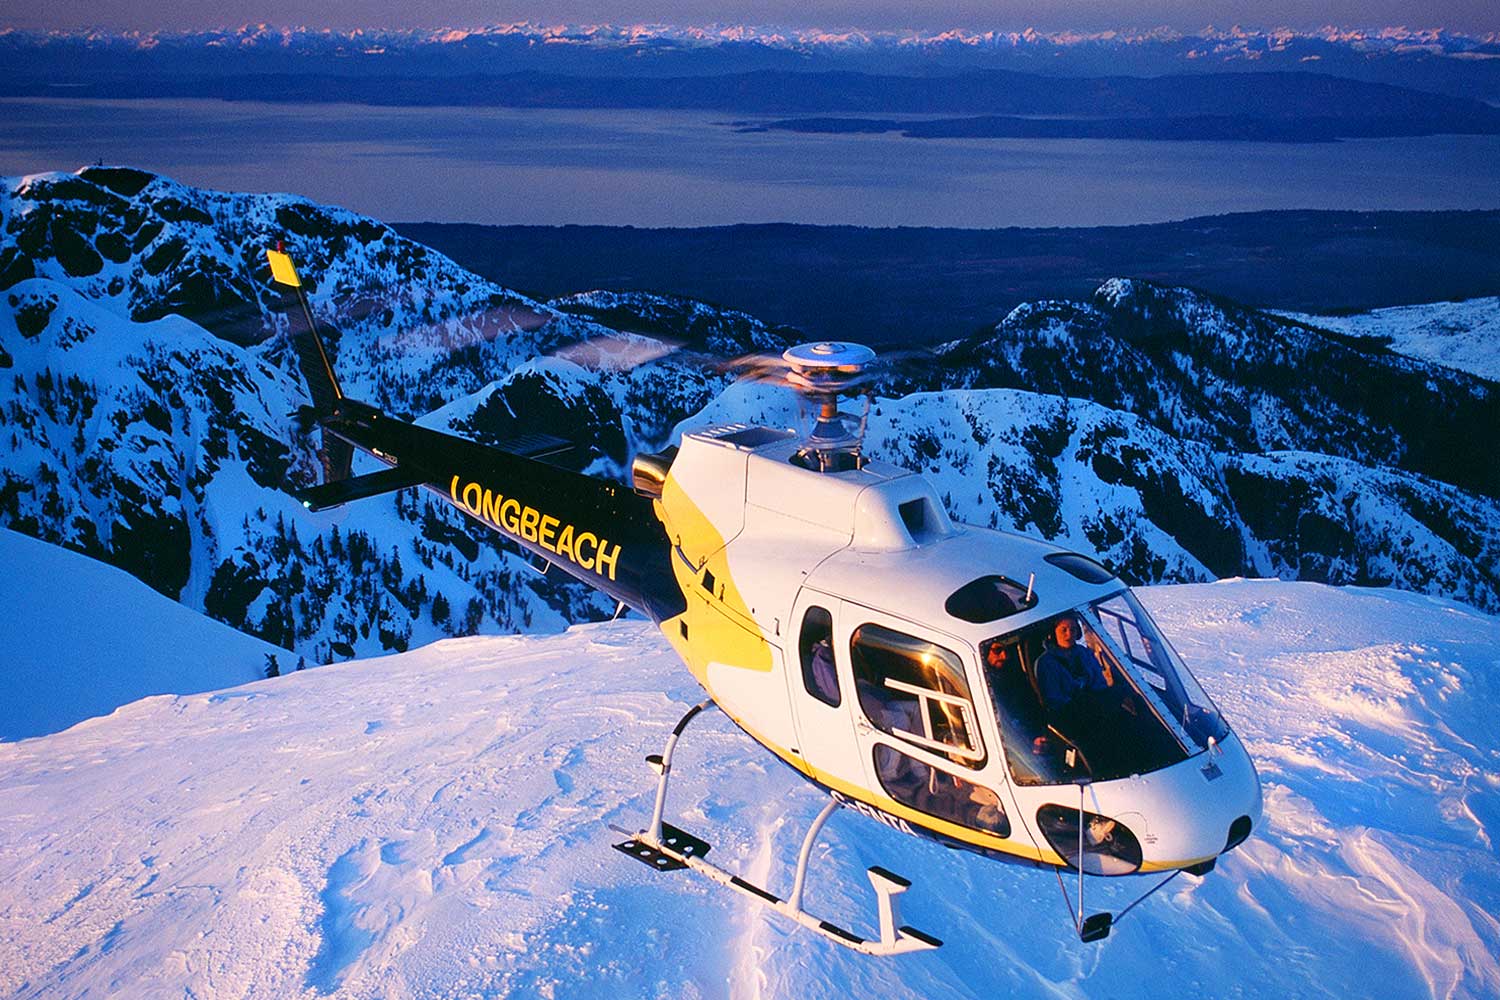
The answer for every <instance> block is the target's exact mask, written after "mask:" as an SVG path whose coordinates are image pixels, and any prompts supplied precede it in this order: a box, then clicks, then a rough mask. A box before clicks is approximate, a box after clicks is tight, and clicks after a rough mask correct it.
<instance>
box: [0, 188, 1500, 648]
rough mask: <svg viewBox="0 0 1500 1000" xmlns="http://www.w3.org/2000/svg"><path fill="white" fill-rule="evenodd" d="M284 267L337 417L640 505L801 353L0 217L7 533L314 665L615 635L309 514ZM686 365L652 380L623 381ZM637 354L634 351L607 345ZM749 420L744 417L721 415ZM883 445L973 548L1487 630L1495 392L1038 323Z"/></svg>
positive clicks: (389, 529) (0, 425) (192, 245)
mask: <svg viewBox="0 0 1500 1000" xmlns="http://www.w3.org/2000/svg"><path fill="white" fill-rule="evenodd" d="M278 239H285V240H286V241H287V242H288V246H289V248H290V249H291V250H292V252H293V253H295V254H296V256H297V258H298V260H299V261H300V263H301V265H302V270H303V273H304V276H305V278H306V279H307V281H308V283H309V285H310V294H311V298H312V302H313V305H314V308H315V310H316V311H317V313H318V315H319V316H320V317H321V318H322V319H323V320H324V321H325V322H328V323H329V324H330V325H331V327H332V328H333V329H334V331H335V336H334V338H333V339H334V348H335V364H336V367H337V369H338V371H339V375H340V379H341V381H342V382H343V385H344V387H345V389H346V391H348V392H349V394H350V395H352V396H355V397H357V398H363V399H367V400H369V401H370V402H372V403H376V404H378V405H380V406H382V407H383V408H385V409H387V410H389V411H390V412H392V413H395V414H398V415H401V416H403V417H407V418H420V419H421V420H422V421H423V422H424V423H427V424H429V425H432V426H437V427H442V428H447V429H451V430H453V431H455V432H458V433H462V434H465V435H468V436H471V437H474V438H476V439H478V440H481V441H490V442H499V441H503V440H506V439H509V438H513V437H514V436H516V435H517V434H519V433H524V432H527V431H545V432H548V433H552V434H561V435H564V436H567V437H569V438H571V439H573V440H574V441H576V442H577V443H578V445H579V447H578V448H577V450H576V451H575V453H574V454H573V456H572V458H571V461H572V463H573V464H574V465H576V466H580V467H587V468H589V469H590V470H591V471H592V472H594V473H595V474H601V475H619V474H621V473H622V471H623V469H624V468H625V466H626V464H627V463H628V461H629V459H630V457H631V456H632V455H633V454H634V453H635V452H637V451H639V450H644V449H657V448H660V447H662V446H663V445H665V444H667V443H669V442H670V441H671V439H672V437H673V435H674V433H676V429H677V428H678V426H679V425H680V424H681V423H682V422H688V423H689V424H694V423H703V422H707V421H713V420H744V419H752V418H763V419H768V420H771V421H773V422H774V423H778V424H786V423H789V422H791V421H792V420H793V419H794V418H795V413H794V409H793V408H792V405H791V403H790V401H788V400H786V399H784V398H781V397H780V396H779V395H775V394H771V393H770V391H769V390H766V389H763V388H759V387H752V386H746V385H744V384H739V385H736V386H733V387H730V386H729V383H730V379H729V376H727V375H725V374H723V373H722V372H720V371H717V370H715V369H714V368H713V367H712V365H710V364H709V362H710V361H711V360H713V359H715V358H722V357H724V356H726V355H734V354H740V353H745V352H748V351H756V350H767V349H769V350H777V349H779V348H781V347H782V346H784V345H785V344H787V343H788V342H790V341H791V340H792V339H794V338H797V337H798V336H799V335H798V333H797V332H796V331H795V330H791V329H787V328H777V327H773V326H769V325H767V324H765V323H763V322H761V321H760V320H757V319H756V318H755V317H753V316H751V315H748V314H746V313H743V312H735V311H732V310H726V309H721V308H717V307H713V306H709V305H706V304H703V303H700V302H694V301H691V300H688V299H683V298H677V297H669V296H660V295H651V294H648V293H641V292H624V293H616V292H591V293H587V294H577V295H571V296H564V297H560V298H556V299H553V300H551V301H548V302H542V301H538V300H535V299H532V298H528V297H527V296H524V295H521V294H519V293H516V292H514V291H511V290H509V289H507V288H506V287H504V286H502V285H497V284H494V283H491V282H489V281H486V280H484V279H482V278H479V277H477V276H475V275H474V274H471V273H469V272H467V271H464V270H463V269H462V268H460V267H458V266H457V265H455V264H454V263H453V262H452V261H450V260H448V259H447V258H445V257H443V256H441V255H439V254H437V253H434V252H432V251H430V250H428V249H427V248H425V247H423V246H421V245H420V244H417V243H414V242H412V241H410V240H407V239H403V238H401V237H400V236H398V235H397V234H396V233H395V232H394V231H393V230H391V229H390V228H388V227H387V226H384V225H382V224H380V223H378V222H375V221H373V220H370V219H366V218H362V217H360V216H357V215H354V214H353V213H349V212H346V211H342V210H338V209H332V208H326V207H323V206H319V205H315V204H312V203H310V202H307V201H305V200H302V199H299V198H295V197H289V196H284V195H277V196H268V195H259V196H257V195H231V194H222V193H218V192H212V191H204V190H197V189H193V188H189V187H186V186H183V185H180V184H177V183H174V182H172V181H169V180H167V179H164V178H160V177H156V176H153V175H151V174H147V173H143V172H140V171H136V170H130V169H123V168H100V167H93V168H85V169H83V170H81V171H79V173H78V174H77V175H72V174H46V175H38V176H34V177H30V178H23V179H11V180H9V181H7V182H6V183H5V185H4V188H3V190H0V302H3V303H4V306H3V307H0V372H3V375H0V524H4V525H6V526H8V527H11V528H13V529H15V530H18V531H21V532H24V533H26V534H29V535H33V536H35V537H38V538H42V539H45V540H48V541H52V542H55V543H58V544H62V545H65V546H67V547H69V548H73V549H76V550H78V551H82V552H86V553H88V554H90V555H93V556H95V557H97V558H100V559H103V560H105V561H107V562H110V563H112V564H114V565H117V566H120V567H121V568H124V569H126V570H128V571H129V572H131V573H133V574H134V575H136V576H137V577H139V578H140V579H142V580H144V581H146V582H147V583H149V584H151V585H152V586H153V587H155V588H156V589H157V590H158V591H160V592H162V593H164V594H166V595H168V596H170V597H172V598H174V599H177V600H179V601H181V602H183V603H184V604H187V605H188V606H189V607H192V608H194V609H199V610H205V611H207V612H208V613H209V614H211V615H212V616H214V617H216V618H218V619H219V620H221V621H224V622H226V623H228V624H230V625H233V626H234V627H236V628H239V629H241V630H244V631H246V632H249V633H252V634H254V635H258V636H260V637H262V638H264V639H266V640H268V641H270V642H272V643H274V644H276V645H279V646H282V647H284V648H287V649H290V650H295V651H297V652H298V653H299V654H302V655H306V656H307V657H308V659H309V660H310V661H323V660H327V659H330V658H335V659H336V658H345V657H347V656H350V655H354V654H356V653H358V654H364V655H368V654H373V653H377V652H379V651H381V650H389V649H404V648H407V647H408V646H411V645H415V644H420V643H422V642H426V641H430V640H432V639H434V638H438V637H441V636H443V635H453V634H468V633H472V632H474V631H479V630H484V631H496V630H499V631H516V630H525V631H538V630H539V631H551V630H555V629H557V628H560V627H561V626H562V625H563V624H564V623H565V622H567V621H570V620H580V619H586V618H597V617H601V616H604V615H607V614H608V613H609V611H610V610H612V609H610V608H607V607H605V606H603V605H602V603H601V602H600V601H599V600H598V598H597V597H595V596H594V595H592V594H590V593H588V592H586V591H584V590H582V589H581V588H580V587H578V586H576V585H572V584H570V583H567V582H565V581H559V580H557V579H555V576H556V574H552V575H549V576H547V577H539V576H537V575H535V574H534V573H531V572H530V571H529V570H527V569H525V568H524V567H523V565H522V563H521V561H520V560H519V558H517V557H515V556H513V555H511V554H509V553H507V552H505V551H504V545H503V543H501V542H500V540H499V539H498V538H497V536H495V535H494V534H492V533H489V532H487V531H485V530H482V529H475V528H473V527H472V526H470V525H468V524H466V523H464V522H463V521H462V520H461V519H460V518H459V517H458V516H457V515H455V514H453V513H452V512H450V511H447V510H446V509H445V508H444V507H443V506H440V505H438V504H437V503H435V502H433V501H431V500H430V499H429V498H428V497H427V495H425V494H420V493H413V492H407V493H402V494H397V495H396V496H394V497H385V498H378V499H375V500H370V501H366V502H362V503H359V504H355V505H352V506H350V507H348V508H345V509H342V510H340V511H336V512H332V513H325V514H320V515H312V514H309V513H308V512H307V511H305V510H304V509H303V508H302V507H301V505H300V504H298V503H296V502H295V501H294V500H292V498H291V497H290V496H289V495H288V494H287V493H286V492H285V490H286V489H287V487H288V485H290V484H306V483H309V482H310V481H312V479H313V477H314V476H315V472H314V470H315V469H316V468H317V458H316V455H315V446H316V440H315V435H313V434H310V433H309V432H308V430H307V429H306V428H305V427H304V426H303V425H302V424H301V423H300V422H299V420H298V418H297V416H296V413H297V410H298V408H299V406H301V405H303V404H304V403H305V402H306V398H305V390H304V388H303V387H302V385H301V383H300V380H299V379H298V377H297V376H296V375H295V367H294V363H293V361H292V359H291V357H290V356H289V354H288V351H287V350H286V348H285V346H284V343H283V340H282V338H280V337H279V336H277V335H276V334H277V332H278V331H281V330H284V329H286V326H287V323H288V322H289V321H288V319H287V317H286V316H285V315H284V313H283V312H282V309H283V305H282V302H281V297H280V295H279V294H278V293H277V292H275V291H274V290H273V289H272V287H271V286H270V284H269V274H268V273H267V269H266V266H265V264H264V257H263V250H264V248H265V247H266V246H268V245H271V244H272V243H273V242H274V241H276V240H278ZM662 341H670V342H672V343H673V344H675V345H677V349H676V350H675V351H672V352H670V353H667V354H665V355H663V356H660V357H656V358H654V359H652V360H647V361H646V362H645V363H643V364H636V365H631V364H625V363H623V362H622V360H621V359H622V358H624V357H628V356H630V355H631V354H634V355H636V356H640V355H643V354H645V355H649V354H651V353H653V352H656V353H659V350H658V348H657V345H658V344H659V343H660V342H662ZM622 345H623V346H622ZM726 388H729V391H727V392H726V391H725V390H726ZM880 397H881V398H880V399H879V401H878V403H877V405H876V407H875V410H874V412H873V413H872V416H871V428H870V437H869V446H870V449H871V451H872V452H873V453H874V454H876V455H877V456H878V457H881V458H884V459H887V460H891V461H894V462H897V463H899V464H903V465H907V466H909V467H912V468H919V469H922V470H923V471H925V472H927V473H929V474H930V475H931V476H932V477H933V479H934V482H935V483H936V484H937V486H938V489H939V490H940V492H941V493H942V494H943V497H944V502H945V503H946V504H947V505H948V507H949V508H950V510H951V511H952V512H953V513H954V514H955V515H957V516H958V517H959V518H961V519H963V520H966V521H971V522H977V523H981V524H991V525H994V526H997V527H1001V528H1007V529H1015V530H1020V531H1025V532H1028V533H1032V534H1035V535H1038V536H1041V537H1045V538H1049V539H1054V540H1056V541H1058V542H1059V543H1061V544H1065V545H1068V546H1071V547H1073V548H1077V549H1080V550H1083V551H1087V552H1092V553H1095V554H1097V555H1099V556H1100V557H1101V558H1103V559H1104V560H1106V561H1107V562H1108V563H1110V564H1111V565H1112V566H1114V567H1115V568H1116V569H1117V570H1118V571H1119V572H1121V573H1122V574H1124V575H1126V576H1127V577H1128V578H1130V579H1132V580H1136V581H1142V582H1158V581H1186V580H1203V579H1213V578H1218V577H1222V576H1233V575H1251V576H1284V577H1293V578H1300V579H1310V580H1319V581H1327V582H1335V583H1363V584H1387V583H1389V584H1393V585H1396V586H1400V587H1404V588H1407V589H1411V590H1416V591H1421V592H1427V593H1433V594H1440V595H1443V596H1448V597H1453V598H1456V599H1458V600H1462V601H1465V602H1467V603H1469V604H1472V605H1474V606H1476V607H1480V608H1484V609H1487V610H1490V611H1495V610H1497V609H1500V479H1497V473H1496V471H1495V469H1494V468H1493V463H1487V462H1484V461H1482V460H1481V457H1482V456H1485V455H1488V454H1489V453H1490V451H1492V450H1493V447H1492V446H1493V442H1494V440H1495V439H1496V438H1497V436H1500V389H1497V388H1496V386H1495V384H1494V383H1492V382H1488V381H1485V380H1483V379H1480V378H1476V377H1473V376H1471V375H1467V374H1464V373H1461V372H1455V371H1453V370H1451V369H1448V368H1444V367H1441V366H1439V365H1435V364H1431V363H1427V362H1424V361H1420V360H1417V359H1413V358H1408V357H1403V356H1400V355H1397V354H1393V353H1391V352H1390V351H1389V350H1388V349H1386V348H1385V347H1384V346H1383V345H1382V344H1381V343H1378V342H1375V341H1373V340H1371V339H1369V338H1361V337H1351V336H1345V335H1340V334H1333V333H1329V332H1326V331H1321V330H1318V329H1316V328H1314V327H1311V326H1307V325H1304V324H1302V323H1299V322H1296V321H1292V320H1288V319H1284V318H1281V317H1277V316H1273V315H1270V314H1267V313H1263V312H1259V311H1256V310H1251V309H1246V308H1244V307H1240V306H1237V305H1235V304H1234V303H1232V302H1229V301H1227V300H1223V299H1219V298H1215V297H1212V296H1207V295H1204V294H1202V293H1198V292H1193V291H1190V290H1187V289H1182V288H1170V287H1164V286H1160V285H1154V284H1151V283H1148V282H1142V281H1138V280H1129V279H1113V280H1110V281H1106V282H1104V283H1103V285H1101V286H1100V287H1099V288H1098V290H1097V291H1096V292H1095V293H1094V294H1093V295H1092V296H1090V297H1088V300H1087V301H1076V302H1038V303H1031V304H1027V305H1023V306H1021V307H1019V308H1017V309H1016V310H1014V311H1012V312H1011V314H1010V315H1009V316H1007V317H1005V318H1004V319H1003V320H1001V321H999V322H998V323H996V324H995V325H993V326H991V327H987V328H986V329H985V330H983V331H980V332H979V333H976V334H975V335H974V336H972V337H970V338H968V339H966V340H963V341H958V342H954V343H952V344H949V345H946V346H944V347H942V348H941V349H940V350H939V351H938V352H936V353H935V354H933V355H931V356H918V357H912V358H907V359H905V360H898V361H897V362H896V363H894V364H893V365H892V367H891V369H890V370H889V371H888V372H887V374H886V376H885V378H884V381H883V382H882V384H881V386H880Z"/></svg>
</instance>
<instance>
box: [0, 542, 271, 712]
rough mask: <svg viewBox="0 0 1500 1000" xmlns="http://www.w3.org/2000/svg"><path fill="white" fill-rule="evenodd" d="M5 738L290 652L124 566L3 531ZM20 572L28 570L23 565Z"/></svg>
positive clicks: (244, 677)
mask: <svg viewBox="0 0 1500 1000" xmlns="http://www.w3.org/2000/svg"><path fill="white" fill-rule="evenodd" d="M0 566H4V567H6V569H7V572H4V573H0V607H3V608H6V609H7V612H6V613H5V614H4V615H0V649H4V650H5V658H4V665H3V667H0V740H14V739H21V738H24V737H27V736H38V735H41V734H43V733H51V732H56V731H57V730H59V729H63V728H65V727H67V726H70V725H72V724H73V723H75V722H78V721H79V720H81V719H86V718H89V717H90V716H94V715H102V714H105V713H108V712H111V711H113V710H114V709H115V708H116V707H117V706H119V705H124V704H126V703H127V702H132V701H135V700H137V699H139V698H144V697H146V696H147V695H153V694H168V693H171V694H195V693H197V692H199V691H211V690H213V689H215V688H222V687H231V686H233V685H236V684H243V683H245V682H246V681H251V680H255V679H256V678H258V677H261V676H263V675H264V672H265V667H266V656H267V654H271V655H275V656H277V659H278V661H279V665H280V667H281V669H283V670H291V669H292V668H293V666H294V665H295V663H296V657H295V656H292V655H291V654H289V653H287V651H286V650H284V649H278V648H277V647H275V646H272V645H271V644H270V643H267V642H262V641H261V640H260V639H256V638H254V637H253V636H248V635H245V634H244V633H243V632H236V631H235V630H234V629H232V628H230V627H229V626H227V625H221V624H219V623H218V622H215V621H212V620H210V619H207V618H204V617H203V616H202V615H200V614H197V613H196V612H194V611H190V610H189V609H187V608H185V607H183V606H182V605H181V604H178V603H177V602H176V601H173V600H170V599H168V598H166V597H163V596H161V595H160V594H158V593H156V592H155V591H153V590H152V589H151V588H149V587H147V586H146V585H145V584H144V583H142V582H141V581H139V580H137V579H136V578H135V577H133V576H131V575H130V574H128V573H126V572H125V571H124V570H120V569H116V568H115V567H113V566H107V565H105V564H104V563H100V562H95V561H93V560H92V559H88V558H86V557H84V556H81V555H78V554H76V553H72V552H68V551H66V550H64V549H60V548H58V547H57V546H55V545H48V544H47V543H46V542H39V541H37V540H36V539H34V538H28V537H26V536H25V535H22V534H18V533H16V532H14V531H6V530H4V529H0ZM18 570H19V571H18Z"/></svg>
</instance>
